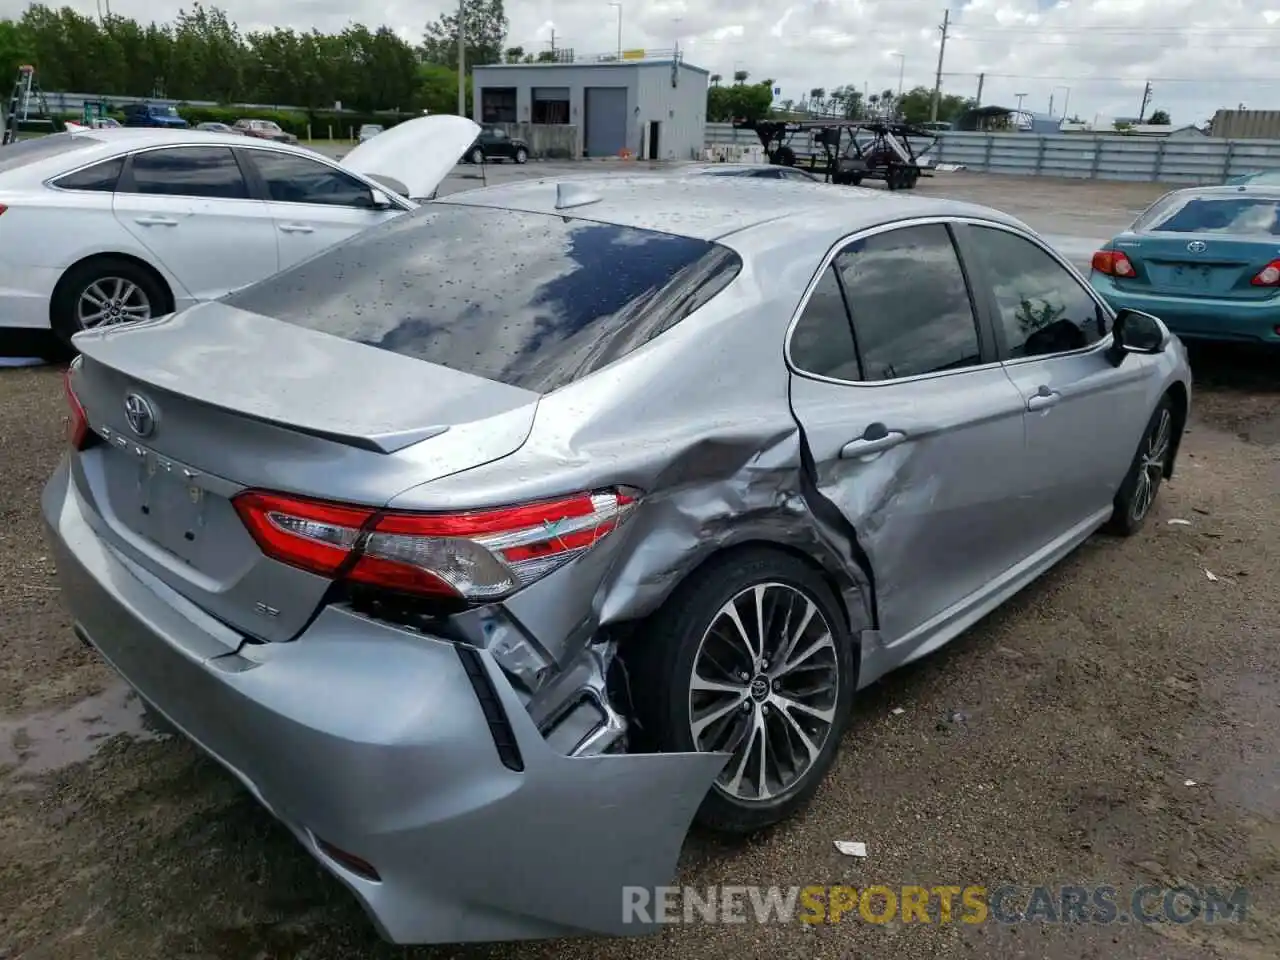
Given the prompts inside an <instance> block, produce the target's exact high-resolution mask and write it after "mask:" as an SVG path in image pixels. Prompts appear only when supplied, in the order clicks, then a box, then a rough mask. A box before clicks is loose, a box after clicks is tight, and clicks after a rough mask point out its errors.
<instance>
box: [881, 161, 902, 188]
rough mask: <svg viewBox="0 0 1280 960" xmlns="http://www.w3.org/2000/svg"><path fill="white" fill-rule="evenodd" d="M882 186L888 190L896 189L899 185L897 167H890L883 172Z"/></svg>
mask: <svg viewBox="0 0 1280 960" xmlns="http://www.w3.org/2000/svg"><path fill="white" fill-rule="evenodd" d="M884 185H885V186H886V187H888V188H889V189H890V190H897V189H898V187H899V183H898V168H897V167H890V168H889V169H888V170H886V171H885V172H884Z"/></svg>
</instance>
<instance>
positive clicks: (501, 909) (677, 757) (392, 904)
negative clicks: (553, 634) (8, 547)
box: [43, 461, 725, 943]
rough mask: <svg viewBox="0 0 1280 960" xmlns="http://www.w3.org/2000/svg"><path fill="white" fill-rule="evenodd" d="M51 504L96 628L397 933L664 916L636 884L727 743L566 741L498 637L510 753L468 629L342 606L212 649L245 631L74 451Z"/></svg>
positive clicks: (61, 545) (69, 591) (487, 936)
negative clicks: (77, 485) (118, 535)
mask: <svg viewBox="0 0 1280 960" xmlns="http://www.w3.org/2000/svg"><path fill="white" fill-rule="evenodd" d="M43 509H44V515H45V520H46V524H47V527H48V531H49V538H50V542H51V544H52V547H53V549H54V551H55V554H56V559H57V565H58V574H59V578H60V580H61V582H62V586H63V595H64V599H65V602H66V604H67V605H68V607H69V609H70V611H71V613H72V615H73V618H74V621H75V624H76V630H77V632H78V633H79V634H80V635H81V637H82V638H84V639H86V640H87V641H88V642H90V643H91V644H92V645H93V646H95V647H96V648H97V649H98V650H99V651H100V652H101V653H102V655H103V656H104V657H105V658H106V659H107V660H108V661H109V662H110V663H111V665H112V666H113V667H115V669H116V670H118V671H119V672H120V673H121V674H122V675H123V676H124V678H125V679H126V680H127V681H128V682H129V683H130V684H131V685H132V686H134V687H135V688H136V689H137V690H138V691H139V693H140V694H141V695H142V696H143V697H144V698H145V699H146V700H147V701H149V702H150V703H151V704H152V705H153V706H154V707H155V708H156V709H158V710H159V711H160V712H161V713H162V714H164V715H165V717H166V718H167V719H168V720H169V721H170V722H171V723H173V724H174V726H176V727H177V728H178V729H179V730H181V731H182V732H183V733H184V734H185V735H186V736H188V737H189V738H190V739H192V740H193V741H194V742H196V743H197V744H198V745H199V746H201V747H202V748H203V749H204V750H205V751H207V752H208V753H209V754H210V755H211V756H213V757H214V758H215V759H217V760H218V761H219V762H220V763H222V764H223V766H225V767H226V768H227V769H228V770H230V771H231V772H232V773H234V774H235V775H236V776H237V777H238V778H239V779H240V780H241V781H242V782H244V784H245V785H246V786H247V787H248V788H249V789H250V790H251V791H252V792H253V793H254V794H255V796H257V797H258V798H259V799H260V800H261V801H262V803H263V804H264V805H265V806H266V807H267V808H268V809H269V810H270V811H271V812H272V813H273V814H274V815H275V816H276V817H278V818H279V819H280V820H281V821H282V822H283V823H284V824H285V825H287V826H288V827H289V828H290V829H291V830H292V831H293V832H294V833H295V834H296V835H297V837H298V838H299V840H300V841H301V842H302V843H303V845H304V846H305V847H306V848H307V849H308V850H309V851H310V852H311V853H312V855H314V856H315V857H316V858H317V859H318V860H319V861H320V862H321V863H322V864H324V865H325V866H326V867H327V868H328V869H329V870H330V871H331V872H332V873H333V874H334V875H335V876H337V877H338V878H339V879H340V880H341V881H342V882H343V883H344V884H346V886H347V887H349V888H350V889H351V891H352V892H353V893H354V894H355V896H356V897H357V898H358V899H359V900H360V902H361V903H362V904H363V906H364V907H365V908H366V910H367V911H368V913H369V915H370V916H371V918H372V919H373V921H374V923H375V924H376V925H377V927H378V928H379V930H380V932H381V933H382V934H383V935H384V936H385V937H386V938H388V939H390V940H392V941H395V942H398V943H445V942H463V941H479V940H506V939H525V938H537V937H553V936H564V935H581V934H586V933H598V934H621V935H627V934H636V933H645V932H649V931H650V929H651V928H649V927H646V926H643V925H641V924H638V923H635V922H630V923H628V922H624V915H623V888H624V887H626V886H643V887H648V888H652V887H654V886H660V885H663V884H666V883H669V882H670V880H671V875H672V873H673V871H674V869H675V864H676V860H677V858H678V855H679V852H680V847H681V844H682V842H683V839H684V836H685V834H686V832H687V830H688V827H689V824H690V822H691V820H692V817H693V814H694V812H695V811H696V809H697V807H698V805H699V804H700V802H701V801H702V798H703V797H704V796H705V794H706V791H707V789H708V788H709V787H710V785H711V782H712V780H713V779H714V778H715V776H716V774H717V773H718V772H719V770H720V768H721V766H722V765H723V763H724V760H725V758H724V756H723V755H721V754H663V755H626V754H620V755H604V756H597V757H590V758H570V757H566V756H564V755H562V754H560V753H557V752H555V751H553V750H552V749H551V748H550V747H549V746H548V745H547V743H546V742H545V741H544V740H543V738H542V736H541V735H540V734H539V733H538V731H537V729H536V728H535V727H534V725H533V723H532V722H531V721H530V719H529V716H528V714H527V713H526V711H525V709H524V708H523V706H522V705H521V704H520V702H519V700H518V699H517V697H516V696H515V694H514V692H513V691H512V690H511V688H510V687H509V685H508V684H507V683H506V681H505V679H504V678H503V675H502V673H501V671H500V670H499V669H498V668H497V666H496V665H495V664H494V662H493V661H492V659H491V658H490V657H489V655H488V654H487V653H486V652H484V651H478V661H476V660H473V661H472V662H473V663H475V662H478V663H480V664H481V665H482V668H483V671H484V673H485V674H486V675H487V677H488V678H489V680H490V682H491V684H490V685H491V687H492V690H493V692H494V693H495V694H496V700H497V703H498V706H499V708H500V716H501V717H502V718H504V719H505V722H506V723H507V724H508V725H509V727H508V729H509V732H510V733H511V734H512V735H513V737H514V741H515V744H516V746H517V748H518V750H519V753H520V757H521V761H522V766H523V769H522V770H513V769H510V768H509V767H508V766H506V765H504V764H503V762H502V760H501V759H500V757H499V752H498V748H497V746H496V745H495V739H494V734H493V732H492V731H491V724H492V723H493V716H494V714H493V710H492V709H490V712H489V714H486V711H485V709H484V708H483V707H482V704H481V700H480V698H479V697H478V696H477V693H476V688H475V687H474V686H473V684H472V681H471V679H470V678H469V677H468V675H467V670H466V666H465V664H464V661H463V659H462V657H461V656H460V654H459V650H458V648H457V647H456V646H455V645H454V644H453V643H450V642H447V641H444V640H440V639H436V638H432V637H427V636H422V635H419V634H415V633H412V632H409V631H407V630H401V629H398V628H396V627H393V626H388V625H385V624H380V623H376V622H373V621H370V620H367V619H364V618H362V617H360V616H357V615H355V614H353V613H350V612H346V611H342V610H339V609H336V608H328V609H326V610H325V611H324V612H323V613H321V614H320V616H318V617H317V618H316V620H315V621H314V623H313V624H312V625H311V627H310V628H309V629H308V630H307V631H306V632H305V633H304V634H303V635H302V636H301V637H300V638H299V639H298V640H296V641H294V642H291V643H279V644H245V645H243V646H241V647H240V649H239V650H238V651H236V652H234V653H227V654H224V655H221V656H212V657H211V656H208V653H207V651H209V650H210V649H211V648H212V647H211V645H210V643H209V642H208V640H209V639H210V637H209V634H210V633H211V632H212V633H218V632H221V633H226V632H227V630H228V628H227V627H225V626H224V625H222V624H220V623H218V622H216V621H213V620H212V619H211V618H209V617H208V616H207V615H205V614H204V613H203V612H202V611H200V610H199V609H197V608H195V607H193V606H192V605H191V604H189V603H187V602H186V601H185V600H183V599H182V598H181V597H180V596H178V595H176V594H174V593H173V592H172V591H171V590H169V588H168V587H166V586H165V585H164V584H163V583H161V582H160V581H158V580H156V579H155V578H153V577H151V576H150V575H149V574H147V573H146V572H145V571H144V570H142V569H140V568H138V567H137V566H136V565H134V564H133V563H132V562H130V561H129V560H127V559H126V558H124V557H122V556H121V555H119V554H118V553H116V552H115V551H114V550H112V549H111V548H110V547H109V546H108V545H107V544H106V543H104V542H103V541H102V540H101V539H100V538H99V537H98V535H97V533H96V532H95V530H94V523H95V521H96V518H94V517H93V516H91V515H90V513H89V512H88V511H87V509H86V508H85V506H84V504H83V502H82V501H81V499H80V497H79V496H78V494H77V493H76V491H75V489H74V486H73V485H71V484H70V483H69V476H68V469H67V463H66V462H65V461H64V463H63V464H62V465H61V466H60V467H59V469H58V471H57V472H56V473H55V475H54V477H53V478H52V479H51V480H50V482H49V484H48V486H47V487H46V489H45V493H44V497H43ZM96 522H100V521H96ZM468 649H470V648H468ZM197 651H204V652H197ZM317 838H319V839H320V840H323V841H324V842H325V843H327V844H329V845H332V846H333V847H336V848H339V849H340V850H342V851H345V852H347V853H349V854H354V855H355V856H357V857H359V858H360V859H362V860H364V861H367V862H368V864H371V865H372V866H373V868H374V869H375V870H376V871H377V879H371V878H370V877H368V876H362V875H361V874H360V873H357V872H353V870H352V869H350V868H348V866H345V865H343V864H342V863H340V862H338V861H336V860H334V859H332V858H331V857H330V856H329V855H328V854H327V853H326V852H325V850H324V849H322V848H321V846H320V845H319V844H318V842H317Z"/></svg>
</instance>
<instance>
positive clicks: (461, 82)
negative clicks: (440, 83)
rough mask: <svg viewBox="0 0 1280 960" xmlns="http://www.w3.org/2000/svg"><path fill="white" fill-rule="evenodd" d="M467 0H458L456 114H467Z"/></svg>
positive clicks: (461, 115)
mask: <svg viewBox="0 0 1280 960" xmlns="http://www.w3.org/2000/svg"><path fill="white" fill-rule="evenodd" d="M466 21H467V0H458V116H460V117H465V116H466V115H467V22H466Z"/></svg>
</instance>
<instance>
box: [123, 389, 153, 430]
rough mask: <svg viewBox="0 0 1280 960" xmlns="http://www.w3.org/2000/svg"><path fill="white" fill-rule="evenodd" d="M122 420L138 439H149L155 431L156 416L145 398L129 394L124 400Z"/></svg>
mask: <svg viewBox="0 0 1280 960" xmlns="http://www.w3.org/2000/svg"><path fill="white" fill-rule="evenodd" d="M124 418H125V420H127V421H128V422H129V429H130V430H132V431H133V432H134V433H136V434H137V435H138V436H140V437H149V436H151V434H152V433H154V432H155V429H156V414H155V411H154V410H152V409H151V404H150V403H148V402H147V398H146V397H144V396H142V395H141V394H137V393H131V394H129V395H128V396H127V397H125V398H124Z"/></svg>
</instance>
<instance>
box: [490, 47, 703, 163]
mask: <svg viewBox="0 0 1280 960" xmlns="http://www.w3.org/2000/svg"><path fill="white" fill-rule="evenodd" d="M707 76H708V72H707V71H706V70H703V69H702V68H700V67H694V66H690V65H689V64H687V63H684V62H683V61H676V60H673V59H662V60H658V59H654V60H644V59H638V60H616V61H611V62H609V61H606V62H602V63H503V64H486V65H485V66H478V67H475V68H474V69H473V71H472V86H473V91H474V93H473V98H472V103H473V104H474V107H473V109H474V112H475V115H474V117H473V119H474V120H475V121H476V122H477V123H482V124H484V123H502V124H513V123H514V124H532V125H534V126H540V125H570V126H573V127H576V129H577V134H576V138H575V141H576V149H575V150H574V151H573V152H574V154H575V156H579V157H582V156H586V157H615V156H618V155H619V154H620V153H621V152H622V151H623V150H627V151H629V152H630V154H631V156H633V157H636V158H638V159H651V160H693V159H696V158H697V157H699V156H701V155H702V150H703V147H704V146H705V144H706V125H707Z"/></svg>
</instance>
